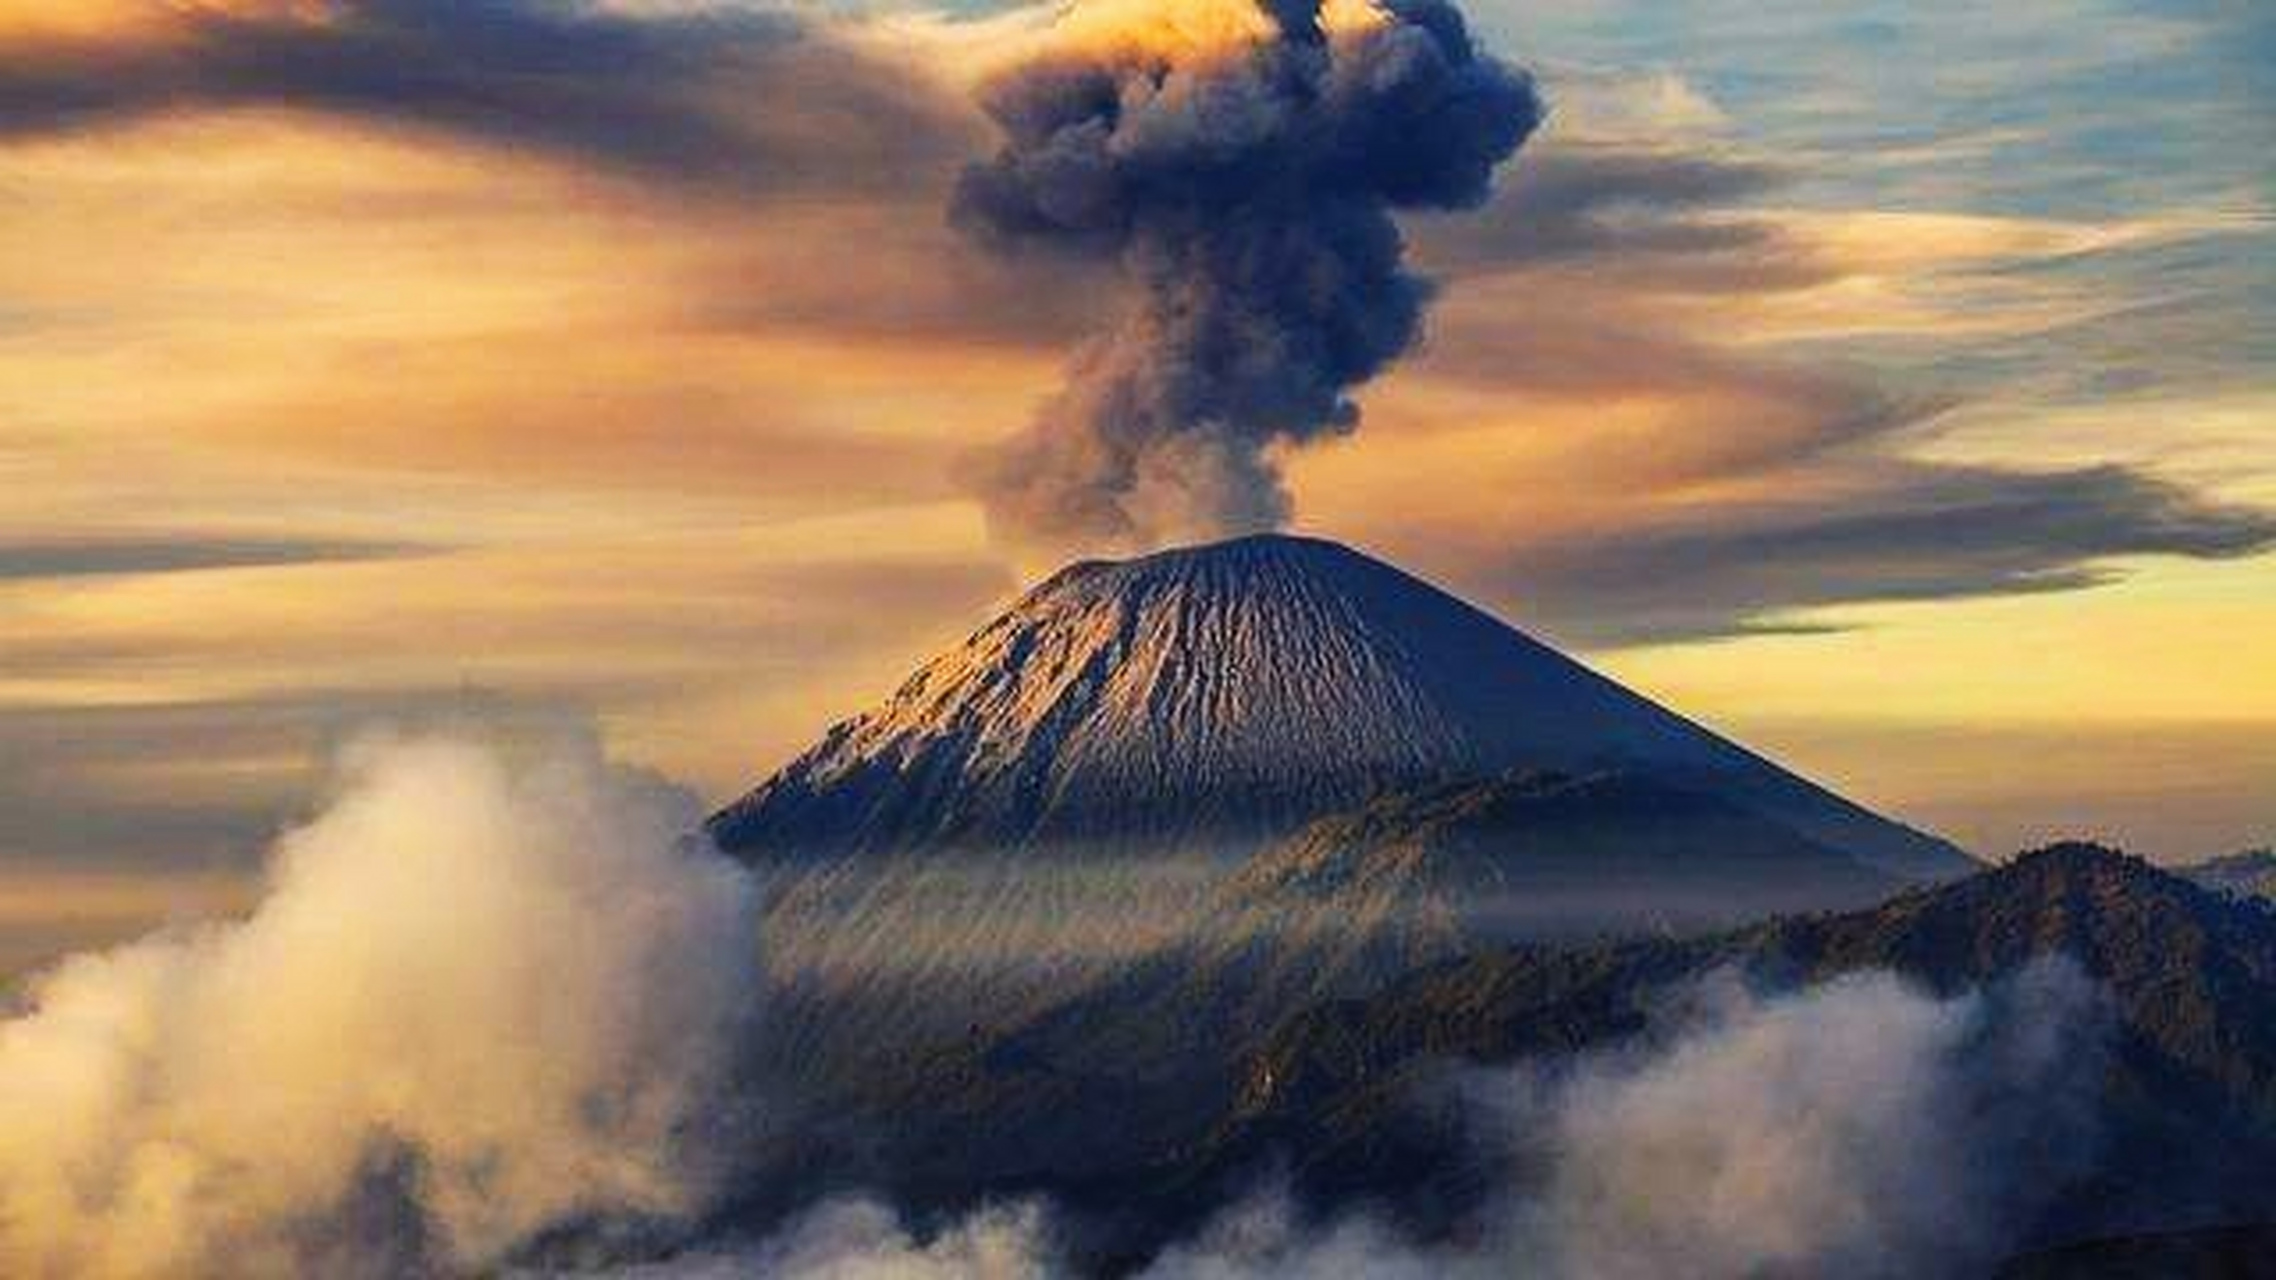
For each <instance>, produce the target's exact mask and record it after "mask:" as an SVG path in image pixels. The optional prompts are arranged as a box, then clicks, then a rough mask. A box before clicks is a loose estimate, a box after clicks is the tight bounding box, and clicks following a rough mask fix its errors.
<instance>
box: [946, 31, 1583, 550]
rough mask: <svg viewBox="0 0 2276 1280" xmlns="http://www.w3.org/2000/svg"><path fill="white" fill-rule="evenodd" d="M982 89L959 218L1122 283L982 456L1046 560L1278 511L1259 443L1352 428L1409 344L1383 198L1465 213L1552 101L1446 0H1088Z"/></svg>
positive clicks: (1272, 517)
mask: <svg viewBox="0 0 2276 1280" xmlns="http://www.w3.org/2000/svg"><path fill="white" fill-rule="evenodd" d="M983 101H984V105H985V106H986V108H987V111H988V113H989V115H990V116H991V117H992V118H993V119H994V121H995V123H996V125H997V126H998V128H999V130H1000V131H1001V133H1002V134H1003V138H1004V144H1003V147H1002V149H1001V150H1000V151H999V152H998V153H997V154H996V155H995V157H993V158H992V159H990V160H988V161H985V162H983V163H980V164H977V165H974V166H972V167H971V168H969V169H967V170H966V171H965V173H964V176H963V178H962V180H961V182H960V183H959V185H958V188H957V193H956V200H955V205H954V217H955V218H956V220H957V221H958V223H959V225H961V226H963V227H965V228H967V229H968V230H970V231H971V232H972V234H974V235H975V236H976V237H978V238H980V239H982V240H984V241H986V242H988V243H992V244H997V245H1001V246H1003V247H1005V248H1006V249H1009V250H1024V251H1039V252H1053V253H1064V254H1071V255H1074V256H1078V257H1092V258H1099V259H1105V260H1110V261H1113V262H1115V263H1116V264H1117V265H1118V266H1119V269H1120V271H1121V273H1122V274H1123V276H1124V277H1125V278H1126V279H1127V281H1128V283H1129V285H1130V287H1131V288H1132V290H1133V291H1134V293H1135V298H1134V300H1133V301H1132V303H1131V306H1130V309H1129V311H1128V313H1127V315H1126V316H1125V317H1123V318H1122V319H1121V320H1120V321H1119V323H1117V324H1116V325H1114V326H1113V327H1112V328H1110V329H1109V330H1108V331H1107V332H1105V333H1104V334H1102V335H1099V336H1097V337H1095V338H1093V339H1092V340H1091V341H1090V342H1089V343H1087V344H1086V345H1085V346H1084V347H1083V348H1082V350H1081V351H1080V352H1079V353H1078V354H1077V355H1076V357H1075V359H1074V362H1073V365H1072V367H1071V369H1070V372H1069V375H1068V383H1067V385H1066V387H1065V388H1064V389H1063V390H1062V391H1061V392H1060V393H1059V394H1058V395H1057V396H1056V397H1055V398H1054V399H1053V400H1052V401H1051V402H1050V404H1048V405H1047V406H1046V407H1045V409H1044V410H1043V411H1042V413H1041V414H1040V415H1039V416H1038V417H1037V418H1036V420H1035V421H1034V422H1033V423H1031V424H1030V425H1029V427H1028V428H1027V429H1026V430H1025V431H1024V432H1021V433H1020V434H1018V435H1017V436H1015V437H1014V438H1013V439H1011V440H1009V441H1007V442H1004V443H1002V444H1000V445H997V446H995V447H993V448H991V449H989V450H988V451H987V452H986V453H985V454H984V455H983V456H982V457H981V458H980V459H979V460H978V461H977V462H976V465H975V466H974V468H973V469H972V471H971V473H970V477H969V479H970V482H971V484H972V487H973V489H974V491H975V492H976V493H977V494H978V495H979V497H980V498H981V500H982V501H983V503H984V504H985V505H986V507H987V509H988V515H989V522H990V527H991V530H992V531H994V532H995V533H996V534H997V536H998V537H999V538H1000V539H1001V540H1003V541H1004V542H1006V543H1007V544H1009V545H1012V546H1014V547H1015V548H1018V549H1020V550H1022V551H1023V552H1027V553H1031V554H1037V555H1039V556H1041V557H1044V558H1052V557H1057V556H1059V555H1062V554H1064V553H1067V552H1070V551H1080V550H1088V549H1098V548H1109V549H1120V550H1133V549H1144V548H1147V547H1151V546H1154V545H1158V544H1160V543H1163V542H1168V541H1177V540H1190V539H1194V538H1202V537H1211V536H1219V535H1223V534H1227V533H1236V532H1244V531H1251V530H1255V529H1260V528H1268V527H1272V526H1275V525H1278V524H1280V523H1282V522H1283V521H1285V520H1286V519H1287V517H1288V514H1289V498H1288V495H1287V493H1286V492H1285V491H1284V489H1283V488H1282V485H1281V482H1280V479H1279V476H1278V473H1277V471H1276V469H1275V467H1274V465H1273V463H1272V462H1271V460H1270V458H1269V457H1268V451H1269V450H1270V449H1271V448H1273V447H1274V446H1276V445H1280V444H1288V443H1298V442H1302V441H1305V440H1309V439H1315V438H1318V437H1321V436H1324V435H1330V434H1334V433H1337V432H1341V431H1347V430H1349V429H1350V428H1351V427H1352V425H1353V424H1354V423H1355V422H1356V421H1357V415H1358V409H1357V407H1356V406H1355V405H1354V404H1353V402H1352V401H1351V400H1350V398H1349V395H1348V393H1349V391H1350V389H1351V388H1352V387H1353V386H1355V385H1357V384H1359V383H1362V382H1365V381H1367V380H1368V379H1370V378H1372V377H1374V376H1375V375H1376V374H1377V373H1379V372H1381V371H1382V370H1383V369H1384V368H1385V367H1387V366H1388V365H1389V364H1390V363H1391V362H1392V361H1393V360H1395V359H1397V358H1398V357H1399V356H1400V355H1401V354H1403V353H1404V352H1405V351H1406V350H1407V349H1408V348H1409V347H1410V346H1412V345H1413V344H1414V342H1415V341H1416V339H1417V337H1418V336H1419V333H1420V328H1421V323H1422V315H1423V310H1424V306H1425V304H1426V302H1427V300H1428V298H1429V294H1430V288H1429V286H1428V284H1427V283H1426V282H1425V281H1424V280H1423V279H1422V278H1421V277H1419V276H1417V275H1415V274H1414V273H1412V272H1411V271H1409V270H1408V269H1407V268H1406V266H1405V265H1404V262H1403V255H1404V245H1403V243H1402V241H1401V238H1400V233H1399V229H1398V227H1397V225H1396V224H1395V222H1394V221H1393V219H1392V212H1393V210H1395V209H1405V208H1465V207H1469V206H1473V205H1476V204H1477V203H1479V202H1480V201H1482V200H1483V199H1485V197H1486V195H1487V194H1488V191H1489V183H1490V181H1491V177H1492V174H1493V171H1494V169H1495V167H1496V166H1497V165H1499V164H1500V163H1501V162H1502V161H1503V160H1505V159H1507V158H1508V157H1509V156H1510V155H1511V154H1512V153H1513V152H1514V151H1515V150H1516V149H1517V147H1518V146H1519V145H1520V144H1521V143H1522V142H1523V141H1524V140H1525V138H1526V137H1527V136H1528V135H1529V134H1530V133H1531V132H1532V131H1533V129H1534V127H1535V126H1536V124H1538V122H1539V120H1540V115H1541V106H1540V103H1539V101H1538V99H1537V98H1536V97H1535V95H1534V92H1533V89H1532V86H1531V83H1530V82H1529V81H1528V80H1526V79H1525V78H1524V77H1522V76H1521V75H1519V74H1518V73H1516V72H1514V71H1511V70H1509V69H1508V68H1506V67H1504V66H1503V65H1501V64H1500V63H1499V62H1497V61H1495V60H1494V59H1492V58H1491V57H1489V56H1487V55H1486V54H1484V53H1483V52H1481V51H1480V50H1479V49H1478V48H1477V47H1476V46H1475V45H1474V44H1473V43H1472V41H1471V39H1470V36H1469V33H1468V30H1467V29H1466V27H1465V26H1464V23H1463V19H1462V17H1461V15H1460V13H1459V12H1458V11H1457V10H1456V9H1455V8H1454V7H1453V6H1451V5H1450V4H1447V3H1444V0H1391V2H1390V3H1387V4H1385V5H1383V6H1381V7H1377V6H1375V5H1371V4H1365V3H1351V4H1331V5H1326V6H1322V5H1319V4H1316V3H1284V4H1279V5H1274V6H1261V5H1257V4H1254V3H1251V2H1250V0H1187V2H1185V3H1179V4H1174V5H1170V6H1167V7H1158V6H1147V5H1140V4H1132V3H1125V2H1120V0H1096V2H1094V3H1090V4H1085V5H1078V6H1076V7H1075V8H1073V9H1071V10H1069V11H1068V12H1067V14H1066V15H1065V17H1064V19H1063V20H1062V22H1061V23H1060V25H1059V26H1058V27H1057V28H1055V29H1054V32H1053V35H1052V37H1051V38H1049V39H1046V40H1045V41H1043V42H1042V43H1041V44H1040V46H1039V48H1038V50H1037V51H1036V53H1035V54H1034V55H1033V56H1032V57H1030V58H1029V59H1028V60H1027V61H1025V62H1022V63H1019V64H1016V65H1014V66H1013V67H1011V68H1009V69H1007V70H1006V71H1004V72H1002V73H1001V74H1000V75H998V76H997V77H996V78H995V79H994V80H993V81H991V82H990V83H989V84H988V85H987V87H986V88H985V90H984V93H983Z"/></svg>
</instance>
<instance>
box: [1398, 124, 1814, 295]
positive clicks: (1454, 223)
mask: <svg viewBox="0 0 2276 1280" xmlns="http://www.w3.org/2000/svg"><path fill="white" fill-rule="evenodd" d="M1792 177H1793V175H1792V174H1790V173H1789V172H1788V171H1787V170H1785V169H1784V168H1782V167H1780V166H1777V165H1774V164H1771V163H1769V162H1767V161H1763V160H1758V159H1751V158H1748V157H1745V156H1741V155H1723V154H1717V153H1714V152H1710V151H1704V150H1700V151H1668V150H1662V149H1658V148H1654V147H1646V146H1634V145H1624V146H1610V145H1578V146H1576V145H1571V144H1564V145H1558V144H1555V143H1550V144H1545V145H1544V146H1543V147H1542V149H1541V150H1539V151H1538V152H1536V153H1534V154H1531V155H1529V156H1528V157H1527V159H1526V163H1525V164H1524V165H1522V166H1520V167H1518V168H1517V169H1516V170H1515V171H1514V172H1513V173H1512V174H1511V175H1510V177H1509V180H1508V181H1507V182H1505V183H1504V184H1503V188H1502V191H1501V193H1500V194H1499V195H1497V196H1496V197H1495V199H1494V200H1493V201H1492V202H1491V203H1490V204H1488V205H1487V206H1486V207H1485V208H1484V209H1483V210H1482V211H1480V212H1479V213H1478V214H1477V215H1476V216H1475V217H1463V218H1433V219H1429V220H1427V221H1426V222H1424V223H1423V224H1422V226H1421V234H1420V235H1419V236H1418V242H1419V252H1420V254H1421V256H1422V257H1423V259H1424V260H1425V261H1427V262H1429V263H1431V264H1433V265H1434V266H1439V267H1441V268H1442V269H1443V270H1445V271H1446V272H1447V273H1448V274H1450V275H1454V276H1457V277H1459V276H1466V275H1475V274H1482V273H1487V272H1492V271H1498V270H1507V269H1510V268H1513V267H1520V266H1526V265H1539V264H1551V263H1563V262H1572V261H1575V260H1578V259H1584V258H1585V259H1608V260H1613V261H1616V262H1618V263H1619V264H1620V266H1621V269H1622V270H1624V271H1627V272H1629V273H1632V278H1633V276H1634V275H1641V274H1643V273H1645V272H1647V271H1652V270H1655V269H1656V271H1657V272H1658V273H1660V274H1661V275H1663V276H1664V277H1665V278H1666V279H1667V280H1668V282H1669V283H1670V284H1675V283H1685V284H1689V285H1690V286H1691V287H1703V286H1705V285H1706V284H1709V283H1714V284H1717V285H1719V286H1720V287H1722V288H1725V289H1729V288H1733V287H1737V286H1738V285H1740V284H1745V285H1748V286H1750V287H1757V288H1760V287H1766V286H1780V287H1794V286H1798V285H1801V284H1805V283H1810V282H1814V281H1817V280H1820V279H1823V278H1824V277H1825V276H1826V275H1827V274H1828V273H1829V271H1830V269H1831V268H1830V266H1829V264H1825V263H1822V262H1818V261H1815V260H1813V259H1812V258H1811V256H1810V255H1809V254H1808V253H1807V252H1806V249H1805V247H1804V246H1802V245H1800V244H1797V243H1795V242H1794V241H1793V240H1792V239H1791V238H1790V237H1788V236H1786V235H1784V234H1783V233H1782V231H1781V229H1780V227H1779V226H1778V224H1777V223H1776V222H1775V221H1774V220H1772V219H1770V218H1767V217H1763V216H1745V215H1737V216H1734V215H1733V214H1732V213H1731V210H1732V208H1733V206H1741V205H1744V204H1745V203H1747V202H1751V201H1753V200H1754V199H1756V198H1758V197H1761V196H1764V195H1767V194H1769V193H1771V192H1773V191H1776V190H1778V189H1779V188H1781V187H1783V186H1785V185H1786V184H1787V183H1788V182H1790V181H1791V180H1792ZM1639 260H1642V261H1639ZM1742 263H1743V264H1746V265H1748V266H1749V267H1751V270H1750V271H1748V272H1746V273H1745V274H1741V273H1740V272H1739V271H1738V270H1737V266H1738V265H1739V264H1742ZM1709 265H1716V266H1720V267H1721V268H1722V270H1721V271H1720V272H1719V273H1718V274H1716V275H1713V276H1710V275H1708V273H1707V271H1706V267H1707V266H1709Z"/></svg>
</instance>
